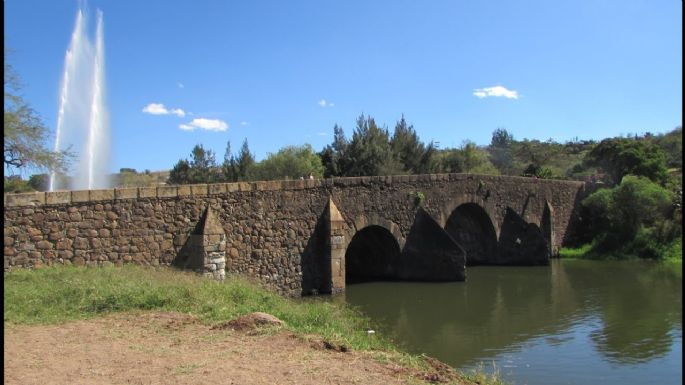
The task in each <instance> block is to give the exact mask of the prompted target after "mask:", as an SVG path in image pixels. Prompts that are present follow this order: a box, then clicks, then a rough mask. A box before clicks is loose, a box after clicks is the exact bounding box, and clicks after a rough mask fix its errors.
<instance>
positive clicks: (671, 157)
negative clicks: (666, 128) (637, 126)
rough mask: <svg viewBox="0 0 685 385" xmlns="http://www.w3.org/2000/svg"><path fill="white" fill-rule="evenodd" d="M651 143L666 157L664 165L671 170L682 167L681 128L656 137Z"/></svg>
mask: <svg viewBox="0 0 685 385" xmlns="http://www.w3.org/2000/svg"><path fill="white" fill-rule="evenodd" d="M653 142H654V143H655V144H656V145H657V146H659V147H660V148H661V149H662V150H663V151H664V154H665V155H666V165H667V166H668V167H673V168H682V167H683V128H682V127H680V126H678V127H676V128H675V129H673V131H671V132H668V133H666V134H663V135H659V136H656V137H655V138H654V139H653Z"/></svg>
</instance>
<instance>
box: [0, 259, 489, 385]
mask: <svg viewBox="0 0 685 385" xmlns="http://www.w3.org/2000/svg"><path fill="white" fill-rule="evenodd" d="M145 310H162V311H174V312H181V313H190V314H193V315H195V316H197V317H198V318H199V319H200V321H201V322H204V323H206V324H218V323H221V322H225V321H228V320H231V319H234V318H236V317H239V316H241V315H245V314H248V313H251V312H256V311H259V312H265V313H269V314H272V315H274V316H276V317H278V318H279V319H281V320H283V321H284V322H285V323H286V325H287V328H288V329H290V330H291V331H293V332H295V333H296V334H298V335H302V336H305V335H319V336H321V337H322V338H323V339H324V340H325V341H328V342H330V343H332V344H334V345H336V346H346V347H348V348H352V349H355V350H366V351H374V352H376V353H377V354H375V355H374V356H376V357H377V359H383V360H387V361H392V362H396V363H398V364H401V365H403V366H410V367H414V368H417V369H420V370H425V369H426V368H428V367H429V366H430V363H429V362H428V361H427V359H426V358H425V357H423V356H413V355H409V354H406V353H403V352H400V351H399V350H398V349H397V348H396V347H395V346H394V345H393V343H392V342H391V341H390V339H389V338H387V337H385V336H382V335H378V334H375V335H373V336H372V337H370V336H369V335H368V334H367V329H368V328H372V327H373V325H371V324H370V320H369V319H368V318H367V317H365V316H364V315H363V314H361V313H360V312H358V311H357V310H355V309H352V308H350V307H348V306H346V305H341V304H335V303H332V302H327V301H301V300H295V299H288V298H284V297H282V296H280V295H278V294H276V293H272V292H270V291H267V290H264V289H262V288H260V287H258V286H257V285H256V284H254V283H251V282H248V281H247V280H245V279H243V278H240V277H235V276H229V277H227V279H226V280H225V281H224V282H217V281H213V280H208V279H204V278H202V277H199V276H197V275H196V274H193V273H187V272H181V271H175V270H170V269H166V268H157V269H152V268H143V267H138V266H132V265H126V266H124V267H103V268H97V269H91V268H82V267H65V266H60V267H51V268H42V269H37V270H24V269H21V270H15V271H12V272H9V273H5V275H4V321H5V323H8V324H27V325H32V324H60V323H64V322H67V321H71V320H78V319H87V318H92V317H97V316H99V315H104V314H108V313H113V312H124V311H145ZM466 378H467V379H469V380H470V381H474V382H475V381H476V380H477V381H480V382H478V383H480V384H493V385H494V384H501V383H502V382H501V380H500V379H499V378H498V377H497V376H488V375H486V374H484V373H473V374H470V375H468V376H466Z"/></svg>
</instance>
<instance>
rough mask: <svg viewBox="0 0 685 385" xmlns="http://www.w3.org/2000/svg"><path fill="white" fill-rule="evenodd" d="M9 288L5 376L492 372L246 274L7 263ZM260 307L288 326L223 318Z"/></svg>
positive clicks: (399, 376)
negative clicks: (243, 325)
mask: <svg viewBox="0 0 685 385" xmlns="http://www.w3.org/2000/svg"><path fill="white" fill-rule="evenodd" d="M4 292H5V294H4V305H5V308H4V320H5V379H6V380H10V382H12V380H16V381H17V382H16V383H31V382H32V381H33V383H46V382H51V381H52V382H55V381H57V382H58V383H93V382H98V383H101V382H102V380H103V379H106V378H113V379H112V380H111V381H113V382H126V381H133V383H169V382H174V383H183V384H191V383H214V382H222V381H225V379H227V378H230V379H233V381H234V383H253V384H261V383H274V381H275V382H279V383H303V384H306V383H312V384H313V383H321V379H322V378H328V379H329V380H331V381H332V382H333V383H350V384H351V383H385V382H387V383H408V384H420V383H431V382H433V383H434V382H444V383H453V384H473V383H476V381H478V383H480V384H483V383H484V382H483V380H485V378H484V377H485V376H484V375H483V374H482V373H480V374H474V375H471V376H470V377H469V376H465V375H462V374H459V373H457V372H456V371H454V370H452V369H451V368H450V367H449V366H447V365H445V364H442V363H440V362H439V361H437V360H434V359H431V358H428V357H425V356H413V355H409V354H406V353H403V352H401V351H399V350H398V349H397V348H396V347H395V346H394V345H393V344H392V342H391V341H390V340H389V339H388V338H385V337H384V336H382V335H378V334H372V335H369V334H368V333H367V330H368V329H369V328H371V327H373V325H371V324H370V322H369V320H368V319H367V318H366V317H365V316H363V315H362V314H361V313H359V312H357V311H355V310H353V309H351V308H349V307H348V306H344V305H340V304H332V303H327V302H321V301H296V300H292V299H286V298H283V297H280V296H278V295H277V294H274V293H271V292H268V291H266V290H263V289H261V288H259V287H258V286H256V285H255V284H253V283H250V282H247V281H245V280H244V279H242V278H239V277H229V278H228V279H227V280H226V281H225V282H221V283H220V282H215V281H211V280H207V279H202V278H200V277H198V276H197V275H195V274H190V273H184V272H179V271H174V270H170V269H149V268H141V267H136V266H125V267H123V268H115V267H110V268H98V269H88V268H76V267H55V268H44V269H38V270H33V271H30V270H17V271H13V272H11V273H5V276H4ZM256 311H259V312H265V313H269V314H272V315H274V316H276V317H278V318H279V319H281V320H283V321H284V323H285V326H284V327H279V328H274V327H270V328H267V329H263V330H255V331H250V332H248V333H244V332H241V331H236V330H231V329H230V328H224V327H221V325H226V322H227V321H228V320H232V319H235V318H237V317H239V316H242V315H245V314H249V313H252V312H256ZM78 352H81V353H78ZM60 368H63V369H60ZM69 368H72V369H73V370H69ZM60 373H62V374H60ZM60 375H61V376H62V377H59V376H60ZM110 375H114V376H115V377H110ZM54 376H58V377H54ZM322 376H323V377H322ZM221 379H223V380H221ZM48 380H50V381H48ZM487 381H489V383H493V384H494V383H498V381H499V380H498V379H496V378H488V379H487ZM324 383H325V381H324Z"/></svg>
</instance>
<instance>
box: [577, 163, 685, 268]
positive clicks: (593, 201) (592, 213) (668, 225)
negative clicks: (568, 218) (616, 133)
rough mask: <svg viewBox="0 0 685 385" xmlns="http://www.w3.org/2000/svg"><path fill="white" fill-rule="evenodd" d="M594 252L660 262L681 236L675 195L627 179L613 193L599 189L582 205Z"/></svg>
mask: <svg viewBox="0 0 685 385" xmlns="http://www.w3.org/2000/svg"><path fill="white" fill-rule="evenodd" d="M582 210H583V214H582V215H583V216H584V222H585V230H586V233H587V234H592V238H593V243H594V245H595V246H594V247H593V251H596V252H600V253H604V252H608V251H612V252H615V251H618V252H619V255H624V256H637V257H640V258H651V259H660V258H663V256H664V255H665V254H666V251H667V249H668V245H670V243H671V242H672V241H673V240H674V239H675V238H676V237H679V236H680V234H681V227H680V225H679V224H678V223H676V222H675V221H674V218H673V213H674V210H673V194H672V193H671V192H670V191H668V190H667V189H665V188H663V187H661V186H659V185H658V184H656V183H655V182H652V181H650V180H649V179H647V178H643V177H637V176H632V175H627V176H625V177H624V178H623V180H622V181H621V184H620V185H618V186H616V187H614V188H612V189H600V190H598V191H596V192H595V193H593V194H591V195H590V196H588V197H587V198H585V199H584V200H583V201H582Z"/></svg>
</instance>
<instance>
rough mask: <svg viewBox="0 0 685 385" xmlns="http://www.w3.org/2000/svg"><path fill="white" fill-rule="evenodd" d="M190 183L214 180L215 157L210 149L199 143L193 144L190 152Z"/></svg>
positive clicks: (215, 177)
mask: <svg viewBox="0 0 685 385" xmlns="http://www.w3.org/2000/svg"><path fill="white" fill-rule="evenodd" d="M191 156H192V160H191V161H190V183H213V182H216V179H217V175H216V158H215V156H214V152H213V151H212V150H205V148H204V147H202V145H201V144H197V145H195V147H193V151H192V152H191Z"/></svg>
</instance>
